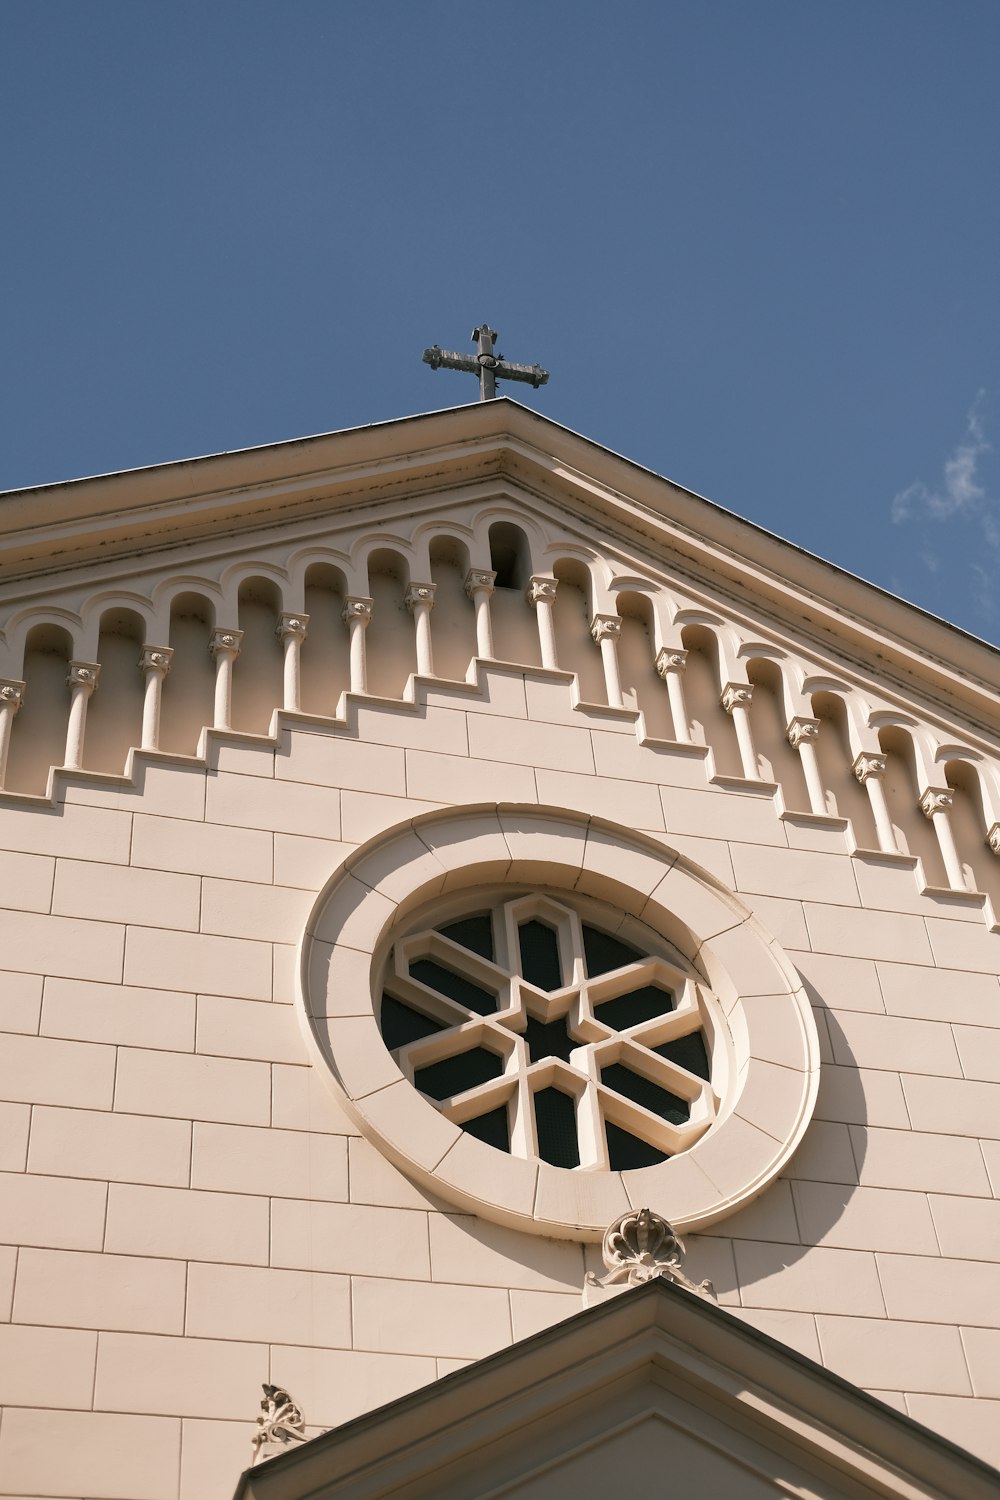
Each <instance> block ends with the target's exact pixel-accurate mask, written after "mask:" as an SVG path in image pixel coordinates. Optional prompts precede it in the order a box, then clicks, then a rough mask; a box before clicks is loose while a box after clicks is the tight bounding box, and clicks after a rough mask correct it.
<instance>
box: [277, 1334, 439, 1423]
mask: <svg viewBox="0 0 1000 1500" xmlns="http://www.w3.org/2000/svg"><path fill="white" fill-rule="evenodd" d="M271 1373H272V1378H273V1379H274V1380H279V1381H281V1382H283V1383H284V1384H285V1386H286V1388H287V1389H288V1390H292V1391H294V1392H295V1396H296V1400H298V1401H299V1402H300V1403H301V1405H302V1409H303V1411H305V1413H306V1415H307V1417H308V1419H309V1421H310V1422H317V1423H319V1424H321V1425H322V1426H324V1427H336V1426H338V1425H339V1424H340V1423H341V1422H349V1421H350V1420H351V1419H352V1417H358V1416H361V1415H362V1414H363V1413H364V1412H366V1411H372V1410H374V1408H375V1407H378V1406H383V1405H385V1403H386V1402H389V1401H395V1400H396V1399H397V1397H399V1396H405V1395H406V1394H407V1393H408V1392H409V1391H415V1390H417V1389H418V1388H419V1387H420V1386H422V1385H428V1384H429V1383H430V1382H431V1381H432V1380H434V1379H435V1378H436V1376H437V1371H436V1368H435V1362H434V1360H433V1359H429V1358H427V1357H426V1356H425V1357H421V1356H419V1355H412V1354H369V1353H366V1352H364V1351H362V1350H358V1349H311V1348H296V1347H295V1346H294V1345H290V1344H275V1345H274V1346H273V1348H272V1350H271Z"/></svg>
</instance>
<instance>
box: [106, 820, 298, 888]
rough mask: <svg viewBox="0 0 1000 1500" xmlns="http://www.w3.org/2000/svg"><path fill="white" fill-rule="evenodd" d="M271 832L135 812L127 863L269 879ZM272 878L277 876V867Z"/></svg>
mask: <svg viewBox="0 0 1000 1500" xmlns="http://www.w3.org/2000/svg"><path fill="white" fill-rule="evenodd" d="M271 837H272V836H271V834H270V833H265V832H263V831H262V830H260V829H256V828H239V827H232V826H225V825H223V824H220V823H196V822H193V821H191V820H186V819H181V818H159V817H149V816H147V815H146V814H145V813H136V815H135V818H134V820H133V831H132V856H131V862H132V864H133V865H145V866H148V867H149V868H150V869H154V870H177V871H188V872H190V873H191V874H193V875H214V876H217V877H218V878H219V879H222V880H243V881H249V880H261V881H264V882H266V883H269V882H270V880H271V874H272V864H273V855H272V843H271ZM275 878H279V877H278V876H277V872H276V871H275Z"/></svg>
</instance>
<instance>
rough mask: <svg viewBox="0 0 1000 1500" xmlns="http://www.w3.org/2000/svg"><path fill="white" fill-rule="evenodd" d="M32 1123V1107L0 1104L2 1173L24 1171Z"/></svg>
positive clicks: (0, 1159)
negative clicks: (29, 1130) (29, 1128)
mask: <svg viewBox="0 0 1000 1500" xmlns="http://www.w3.org/2000/svg"><path fill="white" fill-rule="evenodd" d="M30 1123H31V1106H30V1105H28V1104H0V1172H23V1171H24V1169H25V1165H26V1163H27V1159H28V1126H29V1125H30ZM62 1170H63V1171H65V1170H66V1169H65V1167H64V1168H63V1169H62Z"/></svg>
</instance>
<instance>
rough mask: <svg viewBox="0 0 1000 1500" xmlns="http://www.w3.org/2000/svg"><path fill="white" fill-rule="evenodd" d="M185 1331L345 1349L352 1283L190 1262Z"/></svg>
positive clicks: (271, 1269) (344, 1279) (314, 1275)
mask: <svg viewBox="0 0 1000 1500" xmlns="http://www.w3.org/2000/svg"><path fill="white" fill-rule="evenodd" d="M185 1331H186V1332H187V1333H189V1334H193V1335H195V1336H196V1337H198V1338H215V1339H238V1340H239V1339H242V1340H246V1341H248V1342H254V1343H275V1342H280V1341H281V1340H283V1339H290V1340H292V1341H293V1342H294V1343H296V1344H316V1345H319V1346H320V1347H321V1348H331V1347H332V1348H347V1347H349V1346H350V1342H351V1286H350V1281H349V1280H348V1278H347V1277H346V1276H328V1275H324V1274H322V1273H319V1272H311V1271H284V1270H280V1269H276V1268H275V1267H273V1266H266V1267H262V1266H234V1265H211V1264H201V1263H197V1262H192V1264H191V1266H190V1268H189V1271H188V1283H187V1313H186V1322H185ZM310 1415H312V1414H310Z"/></svg>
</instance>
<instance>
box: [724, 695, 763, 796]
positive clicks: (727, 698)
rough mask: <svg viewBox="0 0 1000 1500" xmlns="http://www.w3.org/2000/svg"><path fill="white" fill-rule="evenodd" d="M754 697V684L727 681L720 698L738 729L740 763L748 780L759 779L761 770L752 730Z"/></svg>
mask: <svg viewBox="0 0 1000 1500" xmlns="http://www.w3.org/2000/svg"><path fill="white" fill-rule="evenodd" d="M752 698H753V686H752V685H751V684H750V683H748V682H727V683H726V685H725V687H724V688H723V689H722V697H721V698H720V699H719V701H720V703H721V704H722V706H723V708H724V709H725V710H726V713H727V714H729V715H730V717H731V718H732V721H733V724H734V726H735V729H736V739H737V741H738V743H739V747H740V763H741V764H742V766H743V775H744V776H745V778H746V780H747V781H759V780H760V771H759V770H758V768H757V752H756V750H755V749H754V747H753V735H752V733H751V731H750V702H751V700H752Z"/></svg>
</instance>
